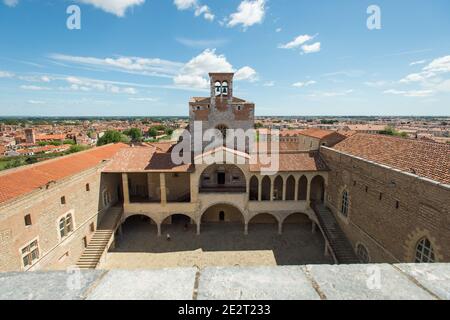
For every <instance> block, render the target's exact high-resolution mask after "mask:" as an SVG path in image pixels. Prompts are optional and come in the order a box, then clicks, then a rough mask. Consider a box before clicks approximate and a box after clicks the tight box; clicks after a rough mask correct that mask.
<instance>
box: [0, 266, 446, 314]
mask: <svg viewBox="0 0 450 320" xmlns="http://www.w3.org/2000/svg"><path fill="white" fill-rule="evenodd" d="M12 299H14V300H40V299H44V300H82V299H87V300H121V299H125V300H400V299H402V300H449V299H450V265H449V264H397V265H387V264H382V265H373V264H369V265H339V266H330V265H306V266H286V267H248V268H241V267H235V268H232V267H226V268H220V267H211V268H205V269H197V268H176V269H160V270H135V271H126V270H111V271H102V270H92V271H81V272H80V271H78V272H73V271H72V272H63V271H59V272H28V273H4V274H2V273H0V300H12ZM182 306H183V307H184V306H185V303H184V302H183V303H182V304H181V303H180V307H182ZM177 309H178V308H177Z"/></svg>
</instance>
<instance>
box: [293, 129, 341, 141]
mask: <svg viewBox="0 0 450 320" xmlns="http://www.w3.org/2000/svg"><path fill="white" fill-rule="evenodd" d="M335 132H336V131H330V130H322V129H315V128H311V129H306V130H302V131H299V132H298V134H300V135H303V136H307V137H313V138H317V139H323V138H326V137H328V136H329V135H331V134H334V133H335Z"/></svg>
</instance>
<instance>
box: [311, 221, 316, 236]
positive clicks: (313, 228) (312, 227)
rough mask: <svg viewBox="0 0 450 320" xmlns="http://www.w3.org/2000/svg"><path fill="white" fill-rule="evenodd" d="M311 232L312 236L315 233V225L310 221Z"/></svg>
mask: <svg viewBox="0 0 450 320" xmlns="http://www.w3.org/2000/svg"><path fill="white" fill-rule="evenodd" d="M311 232H312V233H313V234H314V233H316V223H315V222H314V221H312V226H311Z"/></svg>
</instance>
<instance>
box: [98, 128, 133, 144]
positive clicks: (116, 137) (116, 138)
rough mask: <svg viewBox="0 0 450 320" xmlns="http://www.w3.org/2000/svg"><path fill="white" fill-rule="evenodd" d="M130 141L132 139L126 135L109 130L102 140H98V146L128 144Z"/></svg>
mask: <svg viewBox="0 0 450 320" xmlns="http://www.w3.org/2000/svg"><path fill="white" fill-rule="evenodd" d="M129 141H130V139H129V138H128V137H127V136H126V135H124V134H122V133H120V132H119V131H116V130H108V131H106V132H105V134H104V135H103V136H102V137H101V138H100V139H98V142H97V145H98V146H103V145H105V144H110V143H118V142H124V143H128V142H129Z"/></svg>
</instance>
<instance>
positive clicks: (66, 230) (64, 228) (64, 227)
mask: <svg viewBox="0 0 450 320" xmlns="http://www.w3.org/2000/svg"><path fill="white" fill-rule="evenodd" d="M72 231H73V219H72V214H71V213H69V214H68V215H66V216H64V217H62V218H61V219H59V235H60V236H61V239H62V238H64V237H67V236H68V235H69V234H70V233H71V232H72Z"/></svg>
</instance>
